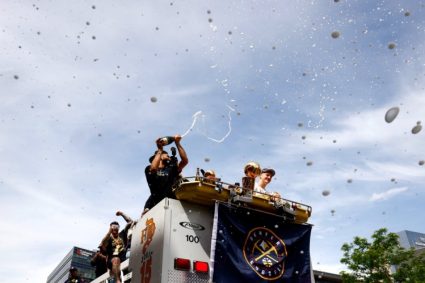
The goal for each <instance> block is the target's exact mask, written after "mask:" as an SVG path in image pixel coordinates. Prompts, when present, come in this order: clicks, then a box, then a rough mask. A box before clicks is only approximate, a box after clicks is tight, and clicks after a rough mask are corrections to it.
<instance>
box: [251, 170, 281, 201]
mask: <svg viewBox="0 0 425 283" xmlns="http://www.w3.org/2000/svg"><path fill="white" fill-rule="evenodd" d="M275 174H276V171H274V169H272V168H264V169H263V170H261V174H260V180H259V181H258V183H256V184H255V187H254V192H257V193H261V194H266V195H270V196H272V197H273V198H274V199H275V198H280V194H279V193H278V192H274V193H270V192H268V191H266V187H267V185H268V184H270V182H271V181H272V178H273V177H274V175H275Z"/></svg>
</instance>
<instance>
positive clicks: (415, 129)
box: [412, 121, 422, 135]
mask: <svg viewBox="0 0 425 283" xmlns="http://www.w3.org/2000/svg"><path fill="white" fill-rule="evenodd" d="M421 130H422V125H421V122H420V121H418V122H417V123H416V126H414V127H413V128H412V134H414V135H416V134H417V133H419V132H420V131H421Z"/></svg>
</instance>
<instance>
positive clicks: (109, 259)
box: [107, 252, 126, 269]
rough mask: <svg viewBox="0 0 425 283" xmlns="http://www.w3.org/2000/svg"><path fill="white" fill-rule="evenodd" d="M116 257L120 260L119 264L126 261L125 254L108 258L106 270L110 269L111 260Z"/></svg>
mask: <svg viewBox="0 0 425 283" xmlns="http://www.w3.org/2000/svg"><path fill="white" fill-rule="evenodd" d="M114 257H117V258H119V259H120V261H121V263H122V262H123V261H125V260H126V257H125V252H121V253H120V254H119V255H113V256H108V262H107V264H108V269H112V259H113V258H114Z"/></svg>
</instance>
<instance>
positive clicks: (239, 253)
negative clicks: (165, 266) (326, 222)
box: [211, 203, 314, 283]
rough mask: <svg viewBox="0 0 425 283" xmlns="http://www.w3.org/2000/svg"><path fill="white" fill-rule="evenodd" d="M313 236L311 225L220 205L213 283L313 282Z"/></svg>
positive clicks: (212, 254)
mask: <svg viewBox="0 0 425 283" xmlns="http://www.w3.org/2000/svg"><path fill="white" fill-rule="evenodd" d="M310 234H311V225H306V224H293V223H284V221H283V218H282V217H279V216H276V215H272V214H267V213H264V212H259V211H256V210H252V209H247V208H242V207H235V206H232V205H229V204H225V203H216V207H215V215H214V231H213V239H212V244H211V249H212V253H211V260H212V262H213V268H212V271H211V273H212V277H213V282H215V283H223V282H250V283H251V282H284V283H295V282H297V283H298V282H300V283H301V282H302V283H309V282H312V270H311V263H310ZM313 282H314V281H313Z"/></svg>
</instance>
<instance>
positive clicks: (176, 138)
mask: <svg viewBox="0 0 425 283" xmlns="http://www.w3.org/2000/svg"><path fill="white" fill-rule="evenodd" d="M174 140H175V142H176V143H179V142H180V141H181V140H182V136H181V135H175V136H174Z"/></svg>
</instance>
